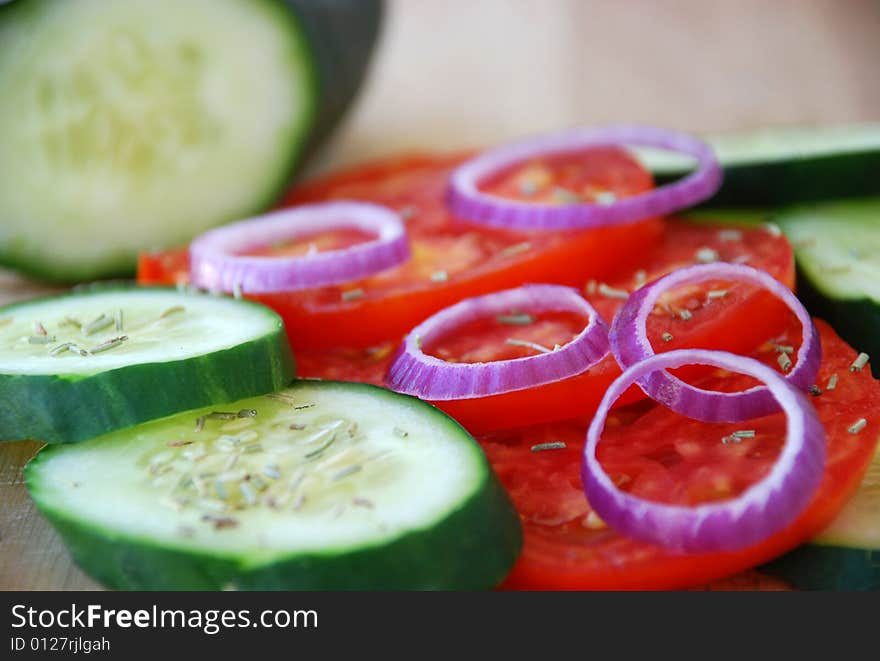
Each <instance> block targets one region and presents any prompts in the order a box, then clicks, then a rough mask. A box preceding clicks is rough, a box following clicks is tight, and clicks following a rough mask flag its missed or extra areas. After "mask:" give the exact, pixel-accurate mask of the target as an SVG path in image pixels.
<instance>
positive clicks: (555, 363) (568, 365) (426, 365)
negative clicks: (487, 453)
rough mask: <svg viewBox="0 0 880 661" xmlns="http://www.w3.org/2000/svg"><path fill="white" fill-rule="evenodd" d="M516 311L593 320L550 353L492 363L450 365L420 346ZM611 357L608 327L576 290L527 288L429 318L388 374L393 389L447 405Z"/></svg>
mask: <svg viewBox="0 0 880 661" xmlns="http://www.w3.org/2000/svg"><path fill="white" fill-rule="evenodd" d="M512 309H516V310H524V311H532V312H546V311H561V310H569V311H573V312H577V313H583V314H585V315H587V317H588V319H589V321H588V323H587V326H586V328H584V329H583V330H582V331H581V332H580V333H579V334H578V335H577V336H576V337H575V338H574V339H573V340H571V342H569V343H568V344H566V345H565V346H563V347H560V348H559V349H556V350H554V351H551V352H549V353H543V354H539V355H536V356H526V357H525V358H514V359H512V360H499V361H493V362H488V363H450V362H447V361H445V360H441V359H440V358H436V357H435V356H429V355H427V354H425V353H424V352H423V351H422V348H421V344H422V342H424V341H429V340H431V339H432V338H434V337H436V336H438V335H441V334H443V333H445V332H448V331H449V330H451V329H454V328H458V327H459V326H461V325H463V324H467V323H469V322H471V321H475V320H477V319H483V318H485V317H487V316H491V315H497V314H504V313H507V312H510V311H511V310H512ZM607 354H608V325H607V324H606V323H605V321H604V320H603V319H602V317H601V316H599V314H598V313H597V312H596V311H595V310H594V309H593V306H591V305H590V304H589V303H588V302H587V301H586V300H584V299H583V297H581V296H580V294H578V293H577V291H576V290H574V289H571V288H569V287H563V286H561V285H525V286H523V287H519V288H517V289H508V290H505V291H500V292H495V293H492V294H486V295H484V296H477V297H474V298H468V299H465V300H463V301H461V302H459V303H456V304H455V305H452V306H450V307H448V308H445V309H444V310H441V311H440V312H438V313H436V314H435V315H433V316H431V317H429V318H428V319H427V320H425V321H423V322H422V323H421V324H419V325H418V326H416V327H415V328H414V329H413V330H412V331H411V332H410V333H409V335H407V336H406V337H405V338H404V340H403V344H402V345H401V347H400V349H399V350H398V354H397V356H396V358H395V360H394V362H393V363H392V365H391V367H390V368H389V370H388V375H387V376H386V384H387V385H388V387H389V388H391V389H392V390H395V391H397V392H401V393H405V394H408V395H415V396H417V397H420V398H422V399H429V400H433V401H443V400H451V399H467V398H472V397H483V396H486V395H497V394H500V393H505V392H510V391H513V390H523V389H525V388H530V387H532V386H537V385H541V384H545V383H552V382H554V381H558V380H560V379H565V378H567V377H570V376H574V375H576V374H580V373H582V372H584V371H586V370H587V369H589V368H590V367H591V366H592V365H594V364H595V363H597V362H598V361H599V360H601V359H602V358H603V357H604V356H606V355H607Z"/></svg>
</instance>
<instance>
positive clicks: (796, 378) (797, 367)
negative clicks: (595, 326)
mask: <svg viewBox="0 0 880 661" xmlns="http://www.w3.org/2000/svg"><path fill="white" fill-rule="evenodd" d="M705 280H733V281H744V282H750V283H752V284H755V285H758V286H760V287H763V288H764V289H767V290H769V291H770V293H772V294H773V295H774V296H776V297H778V298H780V299H781V300H782V302H783V303H785V304H786V305H787V306H788V307H789V308H790V309H791V311H792V312H794V314H795V316H796V317H797V318H798V321H800V323H801V325H802V327H803V334H802V335H801V346H800V349H799V350H798V357H797V362H796V363H795V364H794V365H793V366H792V369H791V371H790V372H788V373H787V374H786V375H785V379H786V380H787V381H788V382H789V383H791V384H792V385H793V386H795V387H797V388H798V389H800V390H808V389H809V387H810V386H811V385H812V384H813V383H815V379H816V375H817V374H818V372H819V363H820V362H821V361H822V347H821V344H820V341H819V335H818V333H817V332H816V328H815V326H814V325H813V320H812V319H811V318H810V315H809V313H808V312H807V311H806V309H805V308H804V306H803V305H802V304H801V302H800V301H799V300H798V299H797V297H796V296H795V295H794V294H793V293H792V292H791V290H789V289H788V288H787V287H786V286H785V285H783V284H782V283H780V282H779V281H777V280H775V279H774V278H773V277H772V276H770V275H769V274H768V273H766V272H764V271H760V270H758V269H755V268H752V267H751V266H745V265H742V264H727V263H720V262H716V263H712V264H701V265H697V266H690V267H687V268H683V269H679V270H677V271H673V272H672V273H669V274H667V275H665V276H663V277H662V278H659V279H657V280H655V281H654V282H650V283H648V284H647V285H645V286H643V287H642V288H640V289H638V290H637V291H635V292H633V293H632V294H631V295H630V297H629V298H628V299H627V300H626V302H625V303H624V304H623V306H622V307H621V308H620V309H619V310H618V311H617V314H616V315H615V317H614V321H613V323H612V325H611V332H610V334H609V336H608V339H609V341H610V343H611V351H612V352H613V353H614V357H615V358H616V359H617V362H618V364H619V365H620V366H621V368H623V369H626V368H628V367H630V366H632V365H635V364H636V363H639V362H641V361H643V360H645V359H647V358H649V357H650V356H653V355H654V348H653V347H652V346H651V343H650V341H649V340H648V334H647V330H646V327H645V324H646V321H647V319H648V315H649V314H651V311H652V310H653V309H654V304H655V303H656V302H657V299H658V298H659V297H660V294H662V293H663V292H664V291H666V290H668V289H671V288H672V287H675V286H677V285H683V284H690V283H693V282H701V281H705ZM639 386H641V388H642V390H644V391H645V393H646V394H647V395H648V396H649V397H651V398H652V399H654V400H656V401H658V402H660V403H661V404H664V405H666V406H668V407H669V408H671V409H672V410H673V411H676V412H678V413H681V414H682V415H686V416H688V417H689V418H694V419H696V420H703V421H705V422H739V421H741V420H747V419H749V418H756V417H759V416H762V415H768V414H770V413H775V412H776V411H778V410H779V407H778V405H777V404H776V401H775V400H774V398H773V397H772V396H771V394H770V392H769V391H768V389H767V388H766V387H764V386H755V387H754V388H749V389H748V390H743V391H740V392H736V393H723V392H715V391H709V390H703V389H701V388H696V387H694V386H691V385H688V384H687V383H685V382H684V381H682V380H681V379H679V378H678V377H675V376H673V375H672V374H669V373H668V372H665V371H655V372H651V373H649V374H647V375H646V376H645V378H644V379H642V380H641V381H640V382H639Z"/></svg>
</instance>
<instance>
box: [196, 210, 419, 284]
mask: <svg viewBox="0 0 880 661" xmlns="http://www.w3.org/2000/svg"><path fill="white" fill-rule="evenodd" d="M339 228H353V229H358V230H361V231H364V232H368V233H371V234H376V235H377V236H376V239H374V240H371V241H366V242H364V243H359V244H357V245H354V246H351V247H349V248H344V249H341V250H327V251H324V252H316V253H314V254H307V255H303V256H301V257H262V256H251V255H242V254H241V253H242V252H244V251H246V250H248V249H252V248H256V247H264V246H267V245H271V244H273V243H276V242H278V241H286V240H290V239H294V238H297V237H300V236H307V235H309V234H315V233H319V232H325V231H327V230H333V229H339ZM409 254H410V253H409V243H408V242H407V238H406V230H405V228H404V225H403V222H402V221H401V219H400V217H399V216H398V215H397V214H396V213H395V212H394V211H392V210H391V209H388V208H386V207H383V206H380V205H378V204H371V203H366V202H342V201H341V202H326V203H322V204H308V205H303V206H298V207H292V208H290V209H284V210H281V211H275V212H273V213H269V214H266V215H263V216H258V217H256V218H250V219H248V220H242V221H239V222H237V223H232V224H230V225H225V226H223V227H218V228H216V229H213V230H209V231H208V232H205V233H204V234H202V235H201V236H198V237H196V239H195V240H193V242H192V243H191V244H190V248H189V255H190V273H191V277H192V281H193V284H195V285H196V286H198V287H202V288H204V289H210V290H213V291H223V292H227V293H230V292H234V291H236V289H237V288H238V289H239V290H240V291H241V292H243V293H253V294H261V293H271V292H278V291H292V290H297V289H310V288H312V287H325V286H329V285H336V284H342V283H344V282H350V281H352V280H357V279H359V278H364V277H367V276H369V275H372V274H374V273H378V272H379V271H383V270H385V269H387V268H391V267H393V266H397V265H398V264H400V263H402V262H405V261H406V260H407V259H409Z"/></svg>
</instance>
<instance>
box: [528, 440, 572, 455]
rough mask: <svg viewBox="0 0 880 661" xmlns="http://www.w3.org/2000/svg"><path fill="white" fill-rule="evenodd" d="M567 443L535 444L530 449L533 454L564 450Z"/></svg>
mask: <svg viewBox="0 0 880 661" xmlns="http://www.w3.org/2000/svg"><path fill="white" fill-rule="evenodd" d="M565 448H566V445H565V441H550V442H548V443H535V445H533V446H532V447H531V448H530V449H531V451H532V452H544V451H545V450H564V449H565Z"/></svg>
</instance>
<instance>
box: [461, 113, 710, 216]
mask: <svg viewBox="0 0 880 661" xmlns="http://www.w3.org/2000/svg"><path fill="white" fill-rule="evenodd" d="M620 145H632V146H640V147H656V148H660V149H668V150H671V151H677V152H681V153H684V154H689V155H690V156H694V157H696V159H697V169H696V171H695V172H693V173H691V174H689V175H688V176H686V177H684V178H682V179H681V180H679V181H676V182H674V183H672V184H668V185H666V186H662V187H660V188H656V189H654V190H651V191H648V192H645V193H641V194H638V195H633V196H631V197H626V198H624V199H621V200H618V201H615V202H612V203H611V204H607V205H605V204H591V203H583V204H567V205H547V204H535V203H530V202H522V201H518V200H509V199H504V198H501V197H497V196H495V195H490V194H488V193H484V192H482V191H480V190H479V187H478V185H479V183H480V182H481V181H483V180H484V179H485V178H486V177H488V176H490V175H492V174H494V173H496V172H498V171H500V170H503V169H505V168H507V167H509V166H511V165H514V164H516V163H520V162H522V161H524V160H527V159H529V158H533V157H536V156H541V155H544V154H548V153H571V152H573V151H576V150H581V149H585V148H588V147H607V146H620ZM721 178H722V172H721V167H720V166H719V164H718V161H717V160H716V158H715V154H714V153H713V151H712V148H711V147H710V146H709V145H707V144H706V143H705V142H702V141H701V140H698V139H697V138H695V137H693V136H691V135H687V134H685V133H678V132H676V131H669V130H665V129H659V128H653V127H648V126H608V127H598V128H577V129H572V130H569V131H564V132H561V133H554V134H551V135H547V136H540V137H537V138H531V139H528V140H523V141H521V142H516V143H513V144H509V145H505V146H502V147H498V148H496V149H491V150H489V151H486V152H483V153H482V154H480V155H479V156H476V157H475V158H473V159H471V160H469V161H467V162H466V163H464V164H462V165H461V166H459V167H458V168H457V169H456V170H454V171H453V173H452V175H451V176H450V180H449V191H448V201H449V205H450V207H451V209H452V211H453V213H454V214H455V215H457V216H458V217H460V218H463V219H466V220H469V221H472V222H475V223H480V224H483V225H490V226H493V227H503V228H507V229H517V230H535V229H539V230H551V229H555V230H576V229H587V228H591V227H599V226H602V225H614V224H623V223H631V222H635V221H637V220H643V219H645V218H651V217H655V216H663V215H665V214H668V213H672V212H673V211H678V210H679V209H684V208H686V207H689V206H691V205H693V204H696V203H697V202H701V201H702V200H705V199H707V198H709V197H711V196H712V195H714V194H715V191H717V190H718V188H719V187H720V186H721Z"/></svg>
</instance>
